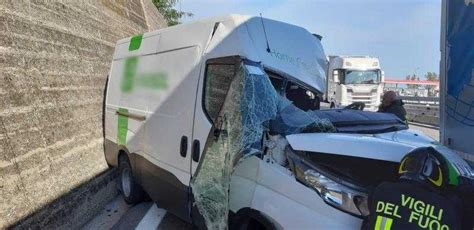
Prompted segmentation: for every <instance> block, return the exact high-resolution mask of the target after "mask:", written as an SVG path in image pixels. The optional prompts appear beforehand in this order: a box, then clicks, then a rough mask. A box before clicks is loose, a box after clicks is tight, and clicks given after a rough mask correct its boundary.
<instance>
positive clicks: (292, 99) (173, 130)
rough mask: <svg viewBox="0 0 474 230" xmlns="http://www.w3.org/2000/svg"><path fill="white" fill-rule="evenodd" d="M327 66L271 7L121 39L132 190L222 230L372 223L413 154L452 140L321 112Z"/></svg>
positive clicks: (109, 125) (115, 129) (126, 172)
mask: <svg viewBox="0 0 474 230" xmlns="http://www.w3.org/2000/svg"><path fill="white" fill-rule="evenodd" d="M326 69H327V68H326V60H325V54H324V51H323V49H322V46H321V44H320V41H319V40H318V39H317V37H315V36H313V35H312V34H310V33H309V32H308V31H306V30H305V29H303V28H300V27H297V26H294V25H289V24H286V23H283V22H277V21H273V20H269V19H264V18H259V17H249V16H240V15H231V16H225V17H218V18H212V19H206V20H201V21H196V22H193V23H190V24H183V25H178V26H174V27H170V28H165V29H162V30H158V31H155V32H150V33H145V34H143V35H138V36H134V37H131V38H126V39H123V40H120V41H118V42H117V45H116V48H115V53H114V57H113V61H112V67H111V70H110V73H109V79H108V86H107V91H106V101H105V142H104V145H105V156H106V160H107V162H108V164H110V165H111V166H118V167H119V169H120V179H121V180H120V181H121V183H120V186H121V190H122V192H123V196H124V199H125V200H126V201H127V202H129V203H134V202H139V201H140V200H141V198H142V197H143V195H144V191H145V192H146V193H147V194H148V195H149V196H150V197H151V199H153V200H154V201H155V202H156V203H157V204H158V206H159V207H161V208H165V209H167V210H168V211H169V212H171V213H173V214H175V215H176V216H178V217H180V218H182V219H183V220H185V221H187V222H190V223H193V224H196V225H198V226H204V225H205V226H206V227H207V228H210V229H215V228H225V227H226V225H227V224H228V223H230V227H231V228H234V227H235V228H239V229H247V228H267V229H282V228H285V229H302V228H311V229H314V228H325V229H357V228H360V226H361V224H362V222H363V218H364V216H366V215H367V214H368V208H367V196H368V195H367V194H369V192H370V191H371V189H372V188H373V187H374V186H375V185H377V184H378V183H380V182H381V181H390V180H395V179H396V178H397V170H396V169H397V167H398V164H399V162H400V159H401V158H402V157H403V156H404V155H405V154H406V153H407V152H409V151H410V150H412V149H414V148H416V147H419V146H430V145H433V146H436V148H437V149H439V151H442V152H448V150H446V149H444V148H442V147H440V146H437V145H435V142H434V141H433V140H432V139H430V138H428V137H427V136H425V135H423V134H422V133H418V132H415V131H411V130H407V127H406V126H405V124H404V123H403V122H401V121H400V120H398V119H397V118H395V117H394V116H393V115H388V114H381V113H370V112H364V111H357V110H317V109H318V108H319V98H320V96H321V95H322V92H324V90H325V84H326V83H325V76H326V75H325V70H326ZM236 140H238V141H236ZM448 154H449V153H448ZM450 156H451V157H453V158H456V155H450ZM456 159H457V161H456V162H458V163H459V162H460V163H459V164H463V162H462V161H460V160H459V159H458V158H456ZM230 177H231V178H230ZM229 178H230V180H229ZM228 215H229V216H231V218H230V220H229V221H228V220H227V216H228Z"/></svg>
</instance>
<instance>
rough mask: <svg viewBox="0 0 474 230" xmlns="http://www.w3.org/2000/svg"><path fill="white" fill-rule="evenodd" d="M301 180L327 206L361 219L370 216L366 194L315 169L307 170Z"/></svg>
mask: <svg viewBox="0 0 474 230" xmlns="http://www.w3.org/2000/svg"><path fill="white" fill-rule="evenodd" d="M299 179H300V180H302V181H303V182H304V183H305V184H306V185H307V186H309V187H311V188H312V189H314V190H316V191H317V192H318V193H319V195H320V196H321V198H322V199H323V200H324V201H325V202H326V203H327V204H329V205H331V206H333V207H335V208H337V209H340V210H342V211H345V212H348V213H351V214H354V215H357V216H360V217H363V216H368V215H369V207H368V195H367V194H366V193H364V192H360V191H356V190H354V189H351V188H349V187H347V186H345V185H343V184H341V183H337V182H336V181H334V180H331V179H329V178H328V177H326V176H324V175H323V174H321V173H319V172H318V171H316V170H314V169H308V170H306V171H305V172H304V178H299Z"/></svg>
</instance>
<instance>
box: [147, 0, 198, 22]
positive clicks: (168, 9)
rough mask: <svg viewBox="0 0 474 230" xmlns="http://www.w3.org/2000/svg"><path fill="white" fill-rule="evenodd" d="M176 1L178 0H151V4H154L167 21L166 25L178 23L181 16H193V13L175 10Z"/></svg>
mask: <svg viewBox="0 0 474 230" xmlns="http://www.w3.org/2000/svg"><path fill="white" fill-rule="evenodd" d="M178 1H179V0H151V2H152V3H153V5H155V7H156V8H157V9H158V11H159V12H160V13H161V14H162V15H163V17H164V18H165V20H166V21H167V23H168V26H174V25H177V24H180V23H181V21H180V19H181V18H182V17H183V16H188V17H192V16H193V13H190V12H185V11H181V10H176V9H175V8H174V6H175V5H176V4H177V3H178Z"/></svg>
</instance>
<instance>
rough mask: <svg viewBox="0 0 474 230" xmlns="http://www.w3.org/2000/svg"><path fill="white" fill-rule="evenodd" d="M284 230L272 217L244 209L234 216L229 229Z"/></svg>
mask: <svg viewBox="0 0 474 230" xmlns="http://www.w3.org/2000/svg"><path fill="white" fill-rule="evenodd" d="M251 223H257V226H253V228H252V227H250V226H249V224H251ZM262 227H263V229H282V227H281V226H279V225H278V223H277V222H276V221H275V220H273V219H272V218H271V217H269V216H267V215H265V214H263V213H262V212H260V211H257V210H255V209H251V208H242V209H240V210H239V211H237V213H235V214H234V215H233V216H232V219H231V222H230V226H229V229H230V230H241V229H262Z"/></svg>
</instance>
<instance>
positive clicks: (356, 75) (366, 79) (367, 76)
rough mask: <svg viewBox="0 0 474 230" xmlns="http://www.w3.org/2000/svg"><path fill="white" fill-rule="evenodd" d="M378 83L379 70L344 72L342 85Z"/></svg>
mask: <svg viewBox="0 0 474 230" xmlns="http://www.w3.org/2000/svg"><path fill="white" fill-rule="evenodd" d="M379 82H380V70H364V71H362V70H346V71H345V74H344V84H377V83H379Z"/></svg>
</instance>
